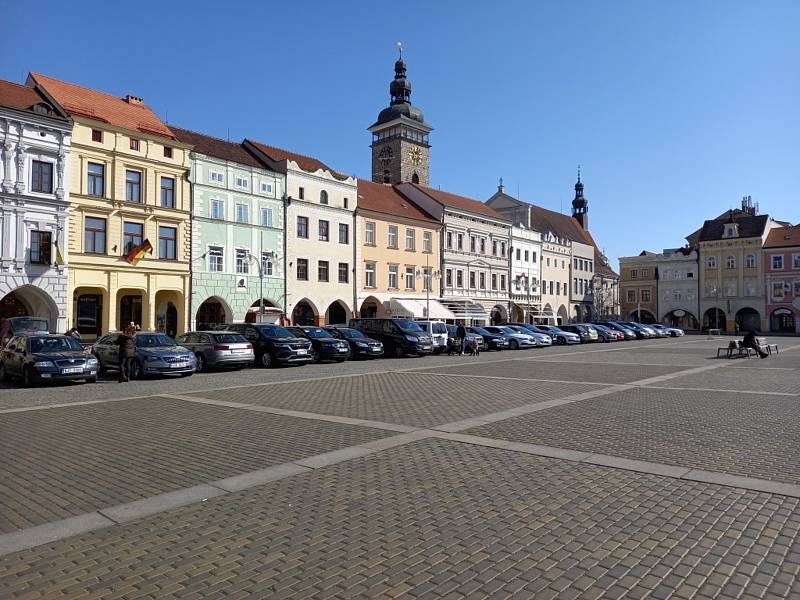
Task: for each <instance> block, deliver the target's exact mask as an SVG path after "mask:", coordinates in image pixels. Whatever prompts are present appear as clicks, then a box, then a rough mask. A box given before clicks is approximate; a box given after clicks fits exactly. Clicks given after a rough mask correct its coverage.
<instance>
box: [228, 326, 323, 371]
mask: <svg viewBox="0 0 800 600" xmlns="http://www.w3.org/2000/svg"><path fill="white" fill-rule="evenodd" d="M220 329H221V330H226V331H233V332H235V333H240V334H242V335H243V336H244V337H245V339H246V340H247V341H248V342H250V343H251V344H253V350H254V352H255V356H256V364H257V365H260V366H262V367H274V366H277V365H304V364H306V363H309V362H311V361H312V360H314V357H313V356H312V353H311V342H310V341H308V340H303V339H299V338H297V337H296V336H295V335H294V334H293V333H292V332H291V331H289V330H288V329H286V328H285V327H281V326H280V325H274V324H272V323H234V324H232V325H221V326H220Z"/></svg>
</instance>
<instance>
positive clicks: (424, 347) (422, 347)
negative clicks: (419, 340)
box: [420, 346, 431, 350]
mask: <svg viewBox="0 0 800 600" xmlns="http://www.w3.org/2000/svg"><path fill="white" fill-rule="evenodd" d="M420 348H421V349H422V350H430V349H431V347H430V346H420Z"/></svg>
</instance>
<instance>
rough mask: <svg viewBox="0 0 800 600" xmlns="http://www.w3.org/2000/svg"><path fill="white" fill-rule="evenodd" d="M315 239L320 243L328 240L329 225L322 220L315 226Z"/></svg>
mask: <svg viewBox="0 0 800 600" xmlns="http://www.w3.org/2000/svg"><path fill="white" fill-rule="evenodd" d="M317 237H318V238H319V241H320V242H327V241H328V240H329V239H330V223H329V222H328V221H324V220H322V219H320V220H319V223H318V225H317Z"/></svg>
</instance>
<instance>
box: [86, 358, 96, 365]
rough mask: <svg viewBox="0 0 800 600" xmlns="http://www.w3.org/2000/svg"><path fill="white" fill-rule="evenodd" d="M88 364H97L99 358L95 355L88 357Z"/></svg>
mask: <svg viewBox="0 0 800 600" xmlns="http://www.w3.org/2000/svg"><path fill="white" fill-rule="evenodd" d="M86 364H87V365H96V364H97V359H96V358H95V357H94V356H90V357H89V358H87V359H86Z"/></svg>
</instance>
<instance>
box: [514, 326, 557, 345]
mask: <svg viewBox="0 0 800 600" xmlns="http://www.w3.org/2000/svg"><path fill="white" fill-rule="evenodd" d="M506 327H508V328H510V329H513V330H514V331H516V332H517V333H522V334H524V335H529V336H531V337H532V338H533V341H534V342H536V347H537V348H541V347H542V346H552V345H553V338H551V337H550V336H549V335H548V334H546V333H539V332H537V331H531V330H530V329H527V328H526V327H522V326H521V325H506Z"/></svg>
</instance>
